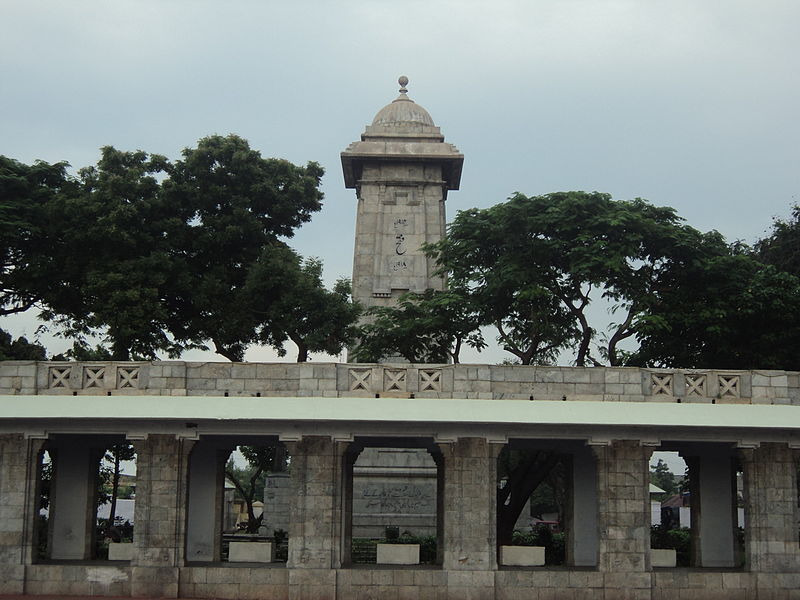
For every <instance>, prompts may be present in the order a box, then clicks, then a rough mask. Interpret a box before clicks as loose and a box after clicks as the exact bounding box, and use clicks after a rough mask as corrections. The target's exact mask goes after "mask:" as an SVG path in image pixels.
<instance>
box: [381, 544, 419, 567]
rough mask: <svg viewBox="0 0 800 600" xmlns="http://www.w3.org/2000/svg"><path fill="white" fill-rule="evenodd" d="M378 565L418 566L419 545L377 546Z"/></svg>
mask: <svg viewBox="0 0 800 600" xmlns="http://www.w3.org/2000/svg"><path fill="white" fill-rule="evenodd" d="M376 562H377V563H378V564H379V565H418V564H419V544H378V560H377V561H376Z"/></svg>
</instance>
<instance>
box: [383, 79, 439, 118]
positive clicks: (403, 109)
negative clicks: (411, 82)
mask: <svg viewBox="0 0 800 600" xmlns="http://www.w3.org/2000/svg"><path fill="white" fill-rule="evenodd" d="M397 83H399V84H400V95H399V96H398V97H397V98H396V99H395V100H393V101H392V103H391V104H387V105H386V106H384V107H383V108H382V109H380V110H379V111H378V114H377V115H375V118H374V119H373V120H372V124H373V125H384V126H387V125H388V126H390V127H391V126H396V125H412V124H414V125H428V126H430V127H435V126H436V125H435V123H434V122H433V119H432V118H431V116H430V115H429V114H428V111H427V110H425V109H424V108H422V107H421V106H420V105H419V104H417V103H416V102H414V101H413V100H412V99H411V98H409V97H408V96H407V95H406V93H407V92H408V90H407V89H406V85H408V77H406V76H405V75H403V76H402V77H400V79H398V80H397Z"/></svg>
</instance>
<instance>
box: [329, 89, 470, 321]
mask: <svg viewBox="0 0 800 600" xmlns="http://www.w3.org/2000/svg"><path fill="white" fill-rule="evenodd" d="M398 83H399V84H400V95H399V96H398V97H397V98H396V99H395V100H394V101H393V102H391V103H390V104H388V105H386V106H385V107H383V108H382V109H381V110H380V111H378V114H377V115H375V118H374V119H373V120H372V124H371V125H367V128H366V131H365V132H364V133H363V134H362V135H361V141H358V142H353V143H352V144H350V146H349V147H348V148H347V150H345V151H344V152H342V170H343V171H344V182H345V186H346V187H347V188H355V190H356V197H357V198H358V214H357V217H356V238H355V257H354V260H353V297H354V298H355V299H356V300H357V301H358V302H360V303H361V304H362V305H363V306H365V307H367V308H369V307H371V306H389V305H391V304H393V303H394V302H395V301H396V299H397V297H399V296H400V295H401V294H403V293H404V292H407V291H412V292H424V291H425V290H426V289H429V288H431V289H436V290H441V289H443V287H444V282H443V280H442V279H441V278H440V277H436V276H434V275H433V271H434V270H435V269H434V265H433V261H431V260H429V259H427V258H426V257H425V255H424V254H423V253H422V250H421V249H420V248H421V246H422V244H424V243H432V242H436V241H438V240H440V239H441V238H442V236H443V235H444V231H445V209H444V203H445V200H446V199H447V192H448V190H457V189H458V186H459V183H460V180H461V167H462V165H463V163H464V156H463V155H462V154H461V153H459V151H458V149H457V148H456V147H455V146H453V145H452V144H447V143H445V141H444V136H443V135H442V133H441V131H440V130H439V128H438V127H437V126H436V125H435V124H434V122H433V119H431V116H430V115H429V114H428V111H426V110H425V109H424V108H422V107H421V106H420V105H419V104H416V103H415V102H414V101H413V100H411V99H410V98H409V97H408V95H407V90H406V85H407V84H408V78H406V77H400V79H399V80H398Z"/></svg>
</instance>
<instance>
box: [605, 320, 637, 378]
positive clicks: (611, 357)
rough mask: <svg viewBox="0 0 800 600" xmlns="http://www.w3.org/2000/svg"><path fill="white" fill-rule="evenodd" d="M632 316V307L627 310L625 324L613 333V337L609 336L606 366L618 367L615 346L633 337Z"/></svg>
mask: <svg viewBox="0 0 800 600" xmlns="http://www.w3.org/2000/svg"><path fill="white" fill-rule="evenodd" d="M633 315H634V306H633V305H631V307H630V308H629V309H628V316H627V317H626V319H625V322H624V323H622V325H620V326H619V327H617V330H616V331H615V332H614V335H612V336H611V339H610V340H608V364H609V365H611V366H612V367H617V366H619V359H618V358H617V344H618V343H620V342H621V341H622V340H624V339H625V338H629V337H631V336H632V335H633V333H634V331H633V329H630V326H631V323H632V322H633Z"/></svg>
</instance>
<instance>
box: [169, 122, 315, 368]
mask: <svg viewBox="0 0 800 600" xmlns="http://www.w3.org/2000/svg"><path fill="white" fill-rule="evenodd" d="M322 174H323V169H322V167H320V166H319V165H318V164H317V163H314V162H310V163H308V164H307V165H306V166H305V167H298V166H295V165H293V164H292V163H290V162H288V161H286V160H281V159H275V158H269V159H264V158H262V157H261V155H260V153H259V152H257V151H256V150H252V149H251V148H250V146H249V144H248V143H247V141H246V140H244V139H242V138H240V137H238V136H235V135H229V136H227V137H222V136H210V137H207V138H203V139H202V140H200V141H199V142H198V144H197V148H187V149H185V150H184V151H183V160H180V161H178V162H176V163H175V165H174V166H173V168H172V169H171V172H170V177H169V179H168V180H166V181H165V182H164V184H163V185H164V191H165V196H166V198H167V199H168V202H169V203H170V204H171V205H177V206H180V207H182V211H183V213H184V218H185V221H184V223H183V224H182V228H181V231H180V241H179V242H177V244H176V246H177V247H178V248H180V249H181V252H180V253H179V254H178V255H177V256H174V257H173V258H174V259H175V265H176V273H175V280H174V288H175V291H176V293H175V295H174V298H173V300H172V304H171V309H170V315H171V319H170V322H169V329H170V331H171V332H172V333H173V335H174V336H175V338H176V339H177V340H180V341H188V342H197V341H198V340H210V341H211V342H212V344H213V345H214V349H215V350H216V352H217V353H219V354H221V355H222V356H225V357H226V358H228V359H229V360H232V361H239V360H242V359H243V357H244V351H245V349H246V348H247V346H248V345H249V344H251V343H254V342H256V341H257V340H258V337H259V330H260V328H261V327H263V326H264V325H265V317H266V318H268V317H269V316H270V315H271V314H272V310H271V304H272V303H274V302H275V301H276V300H279V299H280V298H281V296H282V294H285V293H286V291H287V289H288V286H287V285H286V280H287V277H291V274H292V273H293V268H292V267H293V265H292V261H293V259H292V257H291V254H292V253H291V251H290V250H289V249H288V247H287V246H286V244H285V243H284V242H282V241H280V240H279V238H280V237H291V236H292V235H293V232H294V229H296V228H297V227H299V226H300V225H301V224H303V223H305V222H307V221H308V220H309V219H310V218H311V214H312V213H314V212H315V211H318V210H319V209H320V207H321V200H322V192H321V191H320V190H319V184H320V179H321V177H322Z"/></svg>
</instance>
